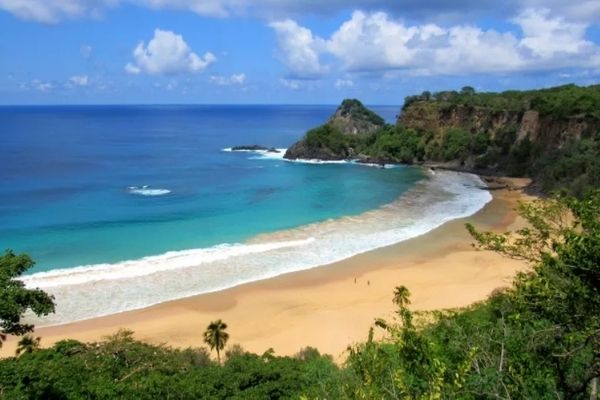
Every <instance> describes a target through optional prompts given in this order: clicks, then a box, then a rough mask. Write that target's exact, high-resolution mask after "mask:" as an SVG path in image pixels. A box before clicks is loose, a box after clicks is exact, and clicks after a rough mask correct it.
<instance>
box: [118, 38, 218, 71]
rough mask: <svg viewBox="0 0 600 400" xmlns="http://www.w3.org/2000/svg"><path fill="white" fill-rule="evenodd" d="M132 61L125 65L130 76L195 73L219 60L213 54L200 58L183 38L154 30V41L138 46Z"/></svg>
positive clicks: (141, 43)
mask: <svg viewBox="0 0 600 400" xmlns="http://www.w3.org/2000/svg"><path fill="white" fill-rule="evenodd" d="M133 58H134V62H133V63H127V65H125V71H126V72H128V73H130V74H139V73H141V72H145V73H148V74H178V73H194V72H200V71H202V70H204V69H205V68H206V67H208V66H209V65H210V64H212V63H213V62H215V61H216V60H217V58H216V57H215V56H214V55H213V54H212V53H211V52H206V53H204V55H203V56H202V57H199V56H198V55H197V54H196V53H194V52H193V51H192V49H190V46H188V44H187V43H186V42H185V41H184V40H183V37H182V36H181V35H177V34H175V33H173V32H171V31H163V30H160V29H155V30H154V37H153V38H152V39H151V40H150V41H149V42H148V45H147V46H146V44H145V43H144V42H140V43H138V45H137V46H136V47H135V49H134V50H133Z"/></svg>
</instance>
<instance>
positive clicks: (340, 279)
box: [0, 180, 527, 360]
mask: <svg viewBox="0 0 600 400" xmlns="http://www.w3.org/2000/svg"><path fill="white" fill-rule="evenodd" d="M511 182H512V184H513V185H514V186H521V185H523V184H524V182H525V181H524V180H511ZM492 194H493V197H494V198H493V200H492V201H491V202H490V203H488V204H487V205H486V206H485V207H484V208H483V209H482V210H480V211H479V212H478V213H476V214H475V215H473V216H471V217H469V218H464V219H459V220H455V221H452V222H449V223H447V224H445V225H443V226H441V227H440V228H438V229H436V230H434V231H431V232H429V233H427V234H426V235H423V236H420V237H417V238H413V239H411V240H408V241H405V242H401V243H399V244H396V245H393V246H389V247H385V248H381V249H377V250H374V251H370V252H368V253H364V254H360V255H357V256H354V257H352V258H349V259H347V260H344V261H341V262H338V263H334V264H330V265H326V266H322V267H318V268H314V269H311V270H307V271H301V272H295V273H290V274H286V275H282V276H279V277H276V278H273V279H269V280H264V281H259V282H254V283H249V284H245V285H241V286H238V287H235V288H231V289H228V290H224V291H221V292H218V293H213V294H206V295H199V296H194V297H191V298H186V299H181V300H176V301H171V302H167V303H163V304H159V305H156V306H152V307H148V308H145V309H142V310H136V311H130V312H125V313H120V314H115V315H110V316H107V317H101V318H95V319H91V320H87V321H82V322H76V323H71V324H66V325H60V326H53V327H42V328H39V329H37V330H36V332H35V333H36V335H39V336H41V337H42V345H43V346H50V345H52V344H53V343H55V342H56V341H58V340H61V339H65V338H73V339H77V340H82V341H95V340H100V339H101V338H102V337H103V336H106V335H109V334H112V333H114V332H116V331H117V330H118V329H122V328H126V329H130V330H133V331H134V332H135V336H136V337H137V338H138V339H141V340H144V341H148V342H152V343H165V344H168V345H170V346H178V347H187V346H201V345H202V332H203V331H204V328H205V327H206V325H207V324H208V323H209V322H210V321H211V320H215V319H217V318H220V319H222V320H224V321H225V322H226V323H227V324H228V325H229V329H228V331H229V334H230V341H229V344H230V345H232V344H240V345H241V346H242V347H244V348H245V349H247V350H249V351H252V352H256V353H262V352H264V351H266V350H267V349H269V348H273V349H274V350H275V352H276V354H279V355H292V354H295V353H296V352H297V351H298V350H299V349H301V348H302V347H305V346H313V347H316V348H318V349H319V350H320V351H321V352H324V353H328V354H332V355H333V356H334V357H335V359H336V360H342V359H343V358H344V352H345V350H346V348H347V347H348V345H350V344H352V343H355V342H359V341H362V340H364V339H365V338H366V336H367V333H368V329H369V327H370V326H371V325H372V324H373V321H374V320H375V318H378V317H383V318H391V317H392V315H393V310H394V306H393V304H392V292H393V289H394V287H395V286H397V285H405V286H406V287H408V288H409V290H410V291H411V292H412V304H413V309H415V310H432V309H442V308H453V307H462V306H466V305H469V304H471V303H473V302H475V301H478V300H481V299H484V298H485V297H486V296H487V295H488V294H489V293H490V292H491V291H493V290H494V289H495V288H497V287H501V286H507V285H509V284H510V281H511V279H512V277H513V276H514V274H515V273H516V272H517V271H519V270H522V269H523V268H525V265H524V264H522V263H521V262H518V261H515V260H509V259H505V258H502V257H500V256H498V255H496V254H493V253H490V252H483V251H477V250H475V249H473V248H472V246H471V243H472V239H471V238H470V236H469V235H468V233H467V231H466V230H465V228H464V224H465V223H466V222H471V223H473V224H474V225H475V226H476V227H478V228H480V229H487V230H496V231H506V230H509V229H512V228H514V227H516V226H518V225H520V224H522V221H520V220H519V219H518V218H517V216H516V213H515V212H514V208H515V206H516V203H517V201H518V200H519V199H524V198H526V197H527V196H525V195H524V194H523V193H522V191H521V190H516V189H513V190H508V189H501V190H494V191H493V192H492ZM424 212H427V210H424ZM14 347H15V338H13V337H11V338H9V339H8V341H7V342H6V343H5V344H4V346H3V348H2V349H0V355H2V356H9V355H12V354H13V352H14Z"/></svg>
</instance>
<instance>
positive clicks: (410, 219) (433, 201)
mask: <svg viewBox="0 0 600 400" xmlns="http://www.w3.org/2000/svg"><path fill="white" fill-rule="evenodd" d="M436 172H437V173H436V174H435V175H429V176H428V177H427V178H425V179H423V180H422V181H421V182H419V183H417V185H416V186H415V187H414V188H413V189H411V190H409V191H408V192H407V193H405V194H404V195H403V196H401V197H400V198H399V199H398V200H397V201H395V202H393V203H390V204H387V205H385V206H383V207H380V208H378V209H376V210H372V211H369V212H366V213H363V214H360V215H355V216H348V217H343V218H338V219H334V220H328V221H324V222H320V223H315V224H310V225H305V226H301V227H299V228H295V229H291V230H287V231H280V232H276V233H273V234H265V235H260V236H258V237H256V238H254V239H252V240H251V241H249V242H248V243H245V244H224V245H220V246H214V247H211V248H205V249H191V250H185V251H176V252H168V253H165V254H162V255H158V256H152V257H144V258H142V259H139V260H132V261H125V262H122V263H116V264H100V265H88V266H82V267H77V268H71V269H63V270H54V271H49V272H44V273H37V274H33V275H30V276H26V277H24V278H23V279H24V281H25V282H26V284H27V286H29V287H41V288H43V289H44V290H47V291H48V292H49V293H51V294H53V295H54V296H55V299H56V303H57V307H56V313H55V314H53V315H50V316H48V317H46V318H44V319H42V320H35V319H32V322H35V323H37V324H41V325H51V324H57V323H65V322H70V321H75V320H81V319H86V318H91V317H95V316H100V315H106V314H112V313H116V312H120V311H125V310H131V309H137V308H142V307H146V306H149V305H152V304H156V303H160V302H164V301H168V300H173V299H177V298H183V297H187V296H192V295H196V294H200V293H208V292H213V291H217V290H222V289H225V288H228V287H232V286H236V285H239V284H242V283H245V282H251V281H256V280H260V279H266V278H270V277H274V276H277V275H280V274H284V273H288V272H293V271H299V270H304V269H309V268H314V267H316V266H319V265H324V264H329V263H332V262H335V261H339V260H342V259H345V258H348V257H351V256H353V255H355V254H359V253H363V252H366V251H369V250H373V249H376V248H378V247H382V246H388V245H391V244H394V243H397V242H400V241H403V240H407V239H410V238H412V237H416V236H419V235H422V234H424V233H426V232H428V231H430V230H432V229H435V228H436V227H438V226H440V225H442V224H443V223H445V222H447V221H449V220H452V219H456V218H461V217H466V216H469V215H472V214H473V213H475V212H476V211H478V210H479V209H481V208H482V207H483V206H484V205H485V204H486V203H487V202H488V201H490V200H491V195H490V193H489V192H488V191H485V190H481V189H479V187H480V186H483V182H481V180H480V179H479V178H478V177H476V176H475V175H470V174H460V173H456V172H450V171H436Z"/></svg>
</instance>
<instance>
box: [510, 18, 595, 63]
mask: <svg viewBox="0 0 600 400" xmlns="http://www.w3.org/2000/svg"><path fill="white" fill-rule="evenodd" d="M514 21H515V22H516V23H517V24H518V25H520V26H521V29H522V30H523V34H524V36H525V37H524V38H523V40H522V41H521V45H522V46H523V47H525V48H527V49H529V50H531V52H532V53H533V55H534V56H538V57H541V58H544V59H547V58H551V57H552V56H553V55H555V54H556V53H562V54H580V53H582V52H585V51H586V49H590V48H591V47H593V43H591V42H589V41H587V40H585V32H586V29H587V25H586V24H584V23H573V22H567V21H565V19H564V18H562V17H556V18H552V17H550V10H549V9H542V10H537V11H536V10H533V9H530V10H526V11H524V12H523V13H521V14H520V15H519V16H517V17H516V18H515V19H514Z"/></svg>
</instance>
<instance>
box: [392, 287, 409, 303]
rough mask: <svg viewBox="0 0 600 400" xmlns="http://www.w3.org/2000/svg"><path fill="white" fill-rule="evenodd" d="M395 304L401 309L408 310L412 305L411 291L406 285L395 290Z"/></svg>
mask: <svg viewBox="0 0 600 400" xmlns="http://www.w3.org/2000/svg"><path fill="white" fill-rule="evenodd" d="M393 301H394V304H396V305H397V306H398V307H400V308H406V306H408V305H409V304H410V291H409V290H408V288H407V287H406V286H404V285H401V286H396V288H395V289H394V300H393Z"/></svg>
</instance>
